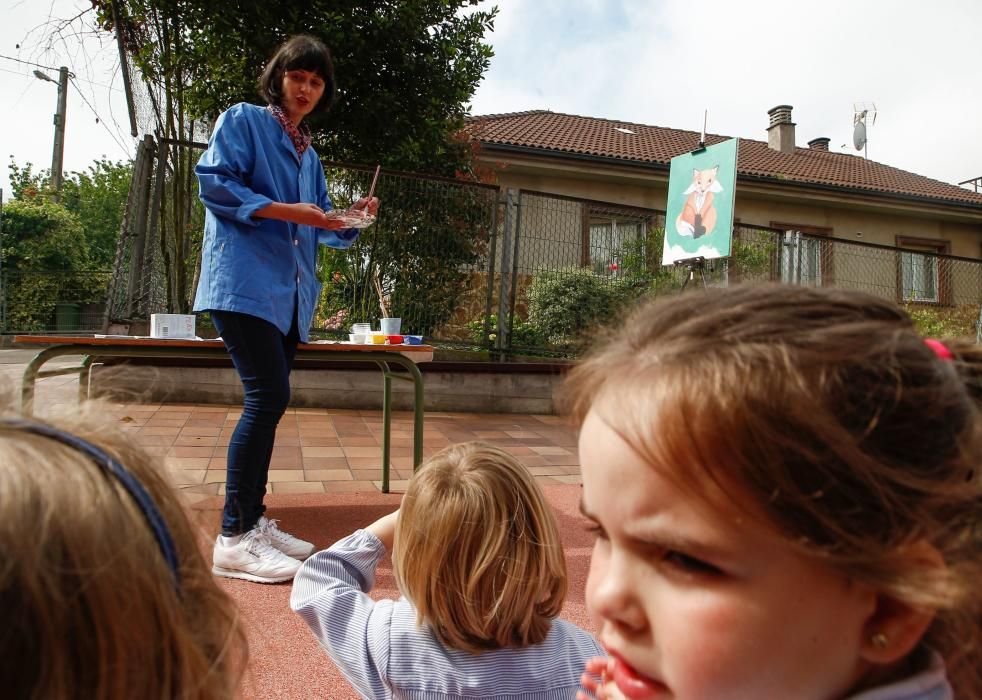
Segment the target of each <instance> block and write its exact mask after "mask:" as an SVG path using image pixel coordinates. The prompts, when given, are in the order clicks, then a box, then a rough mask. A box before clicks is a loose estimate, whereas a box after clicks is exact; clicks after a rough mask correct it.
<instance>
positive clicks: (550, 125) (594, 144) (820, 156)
mask: <svg viewBox="0 0 982 700" xmlns="http://www.w3.org/2000/svg"><path fill="white" fill-rule="evenodd" d="M467 128H468V130H469V131H470V132H471V133H472V134H473V135H474V136H475V137H476V138H477V139H478V140H479V141H481V142H482V143H484V144H485V145H486V146H489V147H492V148H493V147H494V146H504V147H515V148H519V149H523V150H526V149H527V150H533V151H543V152H547V153H552V154H555V155H557V156H561V155H562V154H569V155H570V156H573V157H593V158H599V159H609V160H615V161H633V162H636V163H640V164H654V165H664V166H667V165H668V164H669V162H670V161H671V159H672V157H673V156H677V155H679V154H680V153H685V152H686V151H691V150H692V149H694V148H695V147H696V145H697V144H698V142H699V133H698V132H695V131H683V130H681V129H668V128H665V127H661V126H648V125H646V124H632V123H630V122H619V121H612V120H609V119H596V118H594V117H580V116H576V115H573V114H560V113H557V112H550V111H546V110H535V111H529V112H513V113H510V114H490V115H484V116H473V117H469V118H468V119H467ZM618 129H626V130H628V131H631V132H633V133H630V134H628V133H624V132H622V131H618ZM728 138H730V137H729V136H718V135H714V134H706V143H707V144H714V143H719V142H720V141H725V140H726V139H728ZM737 171H738V173H739V174H740V175H747V176H755V177H761V178H771V179H776V180H788V181H793V182H798V183H807V184H814V185H821V186H833V187H837V188H839V187H841V188H847V189H851V190H863V191H867V192H870V193H880V194H885V195H894V196H897V195H899V196H909V197H915V198H918V199H930V200H942V201H946V202H951V203H957V204H959V205H969V206H978V207H980V208H982V194H980V193H976V192H972V191H970V190H967V189H964V188H962V187H958V186H957V185H952V184H949V183H947V182H940V181H938V180H932V179H931V178H928V177H924V176H923V175H916V174H914V173H910V172H907V171H906V170H900V169H899V168H893V167H891V166H889V165H883V164H882V163H877V162H875V161H872V160H866V159H865V158H861V157H859V156H854V155H849V154H846V153H833V152H831V151H820V150H815V149H811V148H795V151H794V153H781V152H780V151H775V150H774V149H772V148H770V147H768V145H767V143H766V142H764V141H754V140H752V139H744V138H741V139H740V152H739V157H738V163H737Z"/></svg>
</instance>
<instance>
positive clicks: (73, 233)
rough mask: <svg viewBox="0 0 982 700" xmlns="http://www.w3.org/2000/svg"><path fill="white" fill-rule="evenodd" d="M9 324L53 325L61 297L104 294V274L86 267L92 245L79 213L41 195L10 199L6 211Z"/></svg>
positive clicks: (91, 298) (87, 299) (83, 299)
mask: <svg viewBox="0 0 982 700" xmlns="http://www.w3.org/2000/svg"><path fill="white" fill-rule="evenodd" d="M3 229H4V230H3V234H4V235H3V250H2V251H0V255H2V259H3V268H4V269H3V277H4V282H5V289H4V290H3V291H4V295H5V298H4V301H5V304H6V316H5V319H4V321H5V329H6V330H8V331H9V330H18V331H41V330H46V329H47V328H49V327H50V326H51V323H52V321H53V320H54V313H55V307H56V305H57V303H58V302H59V301H66V302H73V303H80V304H86V303H93V302H98V301H102V300H104V299H105V283H106V280H105V275H93V274H91V273H90V272H87V269H88V265H89V261H90V258H89V248H88V243H87V242H86V240H85V236H84V235H83V232H82V225H81V224H80V223H79V220H78V217H77V216H75V215H74V214H72V213H71V212H70V211H68V210H67V209H65V207H63V206H61V205H59V204H55V203H52V202H46V201H44V200H42V199H40V198H34V199H29V200H17V199H15V200H14V201H12V202H10V204H8V205H7V207H6V208H5V211H4V222H3Z"/></svg>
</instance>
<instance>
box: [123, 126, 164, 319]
mask: <svg viewBox="0 0 982 700" xmlns="http://www.w3.org/2000/svg"><path fill="white" fill-rule="evenodd" d="M143 143H145V144H146V146H145V147H144V150H143V157H144V164H143V168H142V169H141V177H140V179H139V180H136V178H135V177H134V182H133V184H134V185H136V186H137V200H136V215H135V217H134V221H133V227H134V229H135V233H134V235H133V253H132V256H131V257H130V277H129V284H128V285H127V287H126V318H130V317H132V316H133V312H134V311H136V310H137V306H136V303H135V302H136V297H137V295H138V292H139V291H140V290H141V288H142V281H143V279H142V278H143V257H144V253H145V252H146V245H147V210H148V209H149V207H150V181H151V180H152V179H153V171H152V170H151V166H152V164H153V159H154V156H155V155H156V150H157V148H156V146H155V144H154V140H153V136H150V135H149V134H147V135H146V136H144V137H143Z"/></svg>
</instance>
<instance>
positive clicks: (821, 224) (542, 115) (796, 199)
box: [467, 105, 982, 298]
mask: <svg viewBox="0 0 982 700" xmlns="http://www.w3.org/2000/svg"><path fill="white" fill-rule="evenodd" d="M791 114H792V108H791V107H790V106H788V105H780V106H778V107H775V108H773V109H771V110H770V111H769V112H768V118H769V120H768V124H767V130H766V131H767V140H766V141H763V140H755V139H748V138H743V137H741V138H740V147H739V156H738V162H737V191H736V203H735V217H736V220H737V222H739V223H740V224H741V225H754V226H768V227H774V228H780V229H785V230H795V231H801V232H804V233H806V234H809V235H812V236H824V237H828V238H829V239H840V240H842V241H852V242H863V243H869V244H880V245H884V246H891V247H897V248H902V249H905V250H910V251H912V253H911V255H913V264H912V265H908V266H907V267H908V268H909V269H910V271H911V272H907V273H905V272H903V270H901V271H900V272H899V273H898V274H900V275H904V274H908V275H909V274H914V275H917V274H918V270H927V267H929V266H930V265H927V263H925V262H924V261H920V262H919V261H918V260H917V258H920V257H923V256H921V255H918V254H917V253H916V252H914V251H918V252H920V253H937V254H942V255H950V256H960V257H963V258H971V259H974V260H982V193H979V192H973V191H972V190H969V189H965V188H963V187H959V186H957V185H953V184H949V183H945V182H939V181H937V180H933V179H931V178H928V177H924V176H922V175H917V174H916V173H911V172H907V171H904V170H901V169H899V168H895V167H892V166H889V165H885V164H883V163H877V162H875V161H873V160H867V159H866V158H863V157H861V156H859V155H851V154H845V153H835V152H832V151H830V150H829V139H827V138H813V139H812V140H810V141H808V143H807V145H806V146H805V147H800V146H798V145H797V143H796V136H795V124H794V122H793V121H792V116H791ZM467 129H468V131H469V132H470V133H471V134H472V135H473V136H474V137H475V138H476V139H477V141H478V142H479V144H480V150H479V160H480V162H481V164H482V165H484V166H485V167H489V168H491V169H493V170H494V171H495V172H496V174H497V177H498V184H499V185H500V186H501V187H503V188H517V189H521V190H530V191H536V192H543V193H551V194H557V195H566V196H571V197H578V198H583V199H586V200H597V201H601V202H611V203H616V204H620V205H626V206H634V207H645V208H649V209H657V210H664V209H665V204H666V196H667V191H668V174H669V165H670V161H671V159H672V158H673V157H674V156H677V155H680V154H683V153H686V152H689V151H692V150H694V149H696V148H697V147H698V145H699V141H700V134H699V133H698V132H693V131H685V130H681V129H671V128H666V127H659V126H649V125H645V124H634V123H629V122H620V121H615V120H609V119H597V118H594V117H584V116H576V115H571V114H560V113H555V112H550V111H546V110H535V111H528V112H516V113H510V114H492V115H485V116H474V117H470V118H468V121H467ZM729 138H731V137H730V136H722V135H716V134H707V135H706V138H705V143H706V145H711V144H715V143H719V142H721V141H724V140H726V139H729ZM925 260H927V262H930V261H931V260H936V259H935V258H926V259H925ZM932 264H933V265H934V268H935V280H936V279H937V277H938V275H937V274H936V269H937V263H936V262H934V263H932ZM926 265H927V267H926ZM890 274H891V275H892V274H894V273H893V271H891V272H890ZM907 282H908V281H907V280H905V281H904V284H906V283H907ZM934 284H935V286H937V281H935V282H934ZM901 286H902V285H901V284H900V283H899V282H898V288H899V287H901ZM937 296H938V295H936V297H937ZM938 298H939V297H938Z"/></svg>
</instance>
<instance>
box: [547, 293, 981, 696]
mask: <svg viewBox="0 0 982 700" xmlns="http://www.w3.org/2000/svg"><path fill="white" fill-rule="evenodd" d="M623 328H624V330H623V331H622V332H621V333H620V335H619V337H617V338H616V339H614V340H613V342H611V343H609V344H607V345H606V346H605V347H603V348H602V349H599V350H598V351H597V352H596V353H595V354H593V355H592V356H591V357H590V358H588V359H587V360H586V361H584V362H583V363H582V364H581V365H579V366H578V367H577V368H576V369H575V370H574V371H573V372H572V373H571V376H570V377H569V378H568V384H567V387H566V389H567V391H568V395H567V398H568V400H569V402H570V403H569V407H570V409H571V412H572V413H573V415H574V416H575V417H576V418H577V419H578V420H579V421H581V423H582V430H581V436H580V461H581V468H582V472H583V495H582V510H583V512H584V514H585V515H586V516H587V517H588V518H590V519H591V520H592V521H593V525H594V527H595V529H596V532H597V540H596V544H595V547H594V550H593V558H592V561H591V568H590V574H589V578H588V582H587V594H586V595H587V605H588V607H589V609H590V610H591V612H592V614H594V615H595V616H596V618H597V619H598V623H599V624H600V628H601V632H600V638H601V642H602V643H603V645H604V646H605V647H606V649H607V658H606V659H597V660H593V661H591V662H590V663H589V664H588V666H587V671H588V673H587V674H585V675H584V677H583V685H584V689H585V691H587V692H584V693H582V694H581V697H583V698H586V697H592V696H594V695H595V696H596V697H598V698H623V697H626V698H631V700H649V699H651V700H653V699H654V698H669V697H671V698H675V699H676V700H710V699H711V700H730V699H737V698H739V699H741V700H840V699H842V698H851V699H853V700H859V699H860V698H862V699H863V700H874V699H875V700H900V699H903V700H946V699H950V698H954V697H958V698H962V699H966V700H967V699H974V698H979V697H982V685H980V668H982V626H980V622H982V614H980V613H982V605H980V601H982V588H980V586H979V583H978V582H979V581H980V580H982V526H980V516H982V512H980V504H982V490H980V479H979V473H978V470H979V468H980V466H982V446H980V409H979V398H980V396H982V384H980V376H982V375H980V369H982V362H980V360H982V353H980V350H979V348H978V347H977V346H974V345H971V344H968V343H963V342H955V341H945V343H940V342H938V341H925V340H923V339H922V338H921V337H919V336H918V334H917V333H916V332H915V330H914V328H913V325H912V324H911V321H910V319H909V318H908V317H907V316H906V315H905V314H904V313H903V311H902V310H901V309H900V308H899V307H897V306H896V305H895V304H893V303H891V302H890V301H887V300H883V299H879V298H876V297H873V296H870V295H867V294H862V293H858V292H851V291H842V290H831V289H815V288H804V287H786V286H766V287H757V288H735V289H727V290H718V291H713V292H711V293H709V294H693V295H689V296H682V297H675V298H672V299H667V300H663V301H658V302H655V303H653V304H651V305H650V306H647V307H645V308H643V309H641V310H640V311H639V312H637V313H636V315H635V316H634V317H633V318H632V319H631V320H630V321H629V322H628V323H626V324H625V325H624V326H623Z"/></svg>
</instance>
